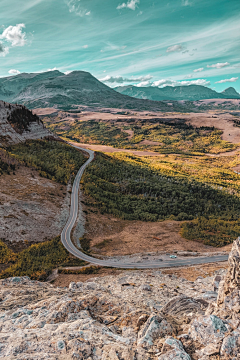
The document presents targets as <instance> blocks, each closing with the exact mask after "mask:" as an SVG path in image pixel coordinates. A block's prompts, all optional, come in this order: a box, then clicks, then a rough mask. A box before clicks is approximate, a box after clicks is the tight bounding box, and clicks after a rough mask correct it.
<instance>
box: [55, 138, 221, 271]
mask: <svg viewBox="0 0 240 360" xmlns="http://www.w3.org/2000/svg"><path fill="white" fill-rule="evenodd" d="M69 144H70V145H71V146H73V147H75V148H76V149H78V150H82V151H85V152H87V153H88V154H89V159H88V160H87V161H86V162H85V163H84V164H83V165H82V166H81V168H80V169H79V171H78V173H77V175H76V177H75V180H74V183H73V187H72V194H71V209H70V215H69V218H68V221H67V223H66V225H65V227H64V229H63V231H62V233H61V241H62V244H63V246H64V247H65V248H66V249H67V250H68V251H69V252H70V253H71V254H72V255H74V256H76V257H77V258H79V259H81V260H85V261H87V262H89V263H91V264H94V265H100V266H109V267H115V268H123V269H150V268H167V267H175V266H176V267H179V266H187V265H198V264H207V263H212V262H219V261H226V260H228V255H216V256H209V257H196V258H190V259H178V258H177V259H169V260H164V261H161V262H159V261H156V260H155V261H144V262H141V263H136V262H135V263H125V262H121V261H110V260H101V259H96V258H94V257H92V256H89V255H86V254H84V253H83V252H81V251H80V250H79V249H77V248H76V246H75V245H74V244H73V243H72V240H71V231H72V229H73V226H74V224H75V222H76V220H77V216H78V193H79V185H80V180H81V177H82V175H83V172H84V170H85V168H86V167H87V166H88V164H90V163H91V161H92V160H93V159H94V151H92V150H88V149H83V148H81V147H79V146H75V145H73V144H71V143H69Z"/></svg>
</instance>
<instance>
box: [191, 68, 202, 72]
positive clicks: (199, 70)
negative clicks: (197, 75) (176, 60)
mask: <svg viewBox="0 0 240 360" xmlns="http://www.w3.org/2000/svg"><path fill="white" fill-rule="evenodd" d="M203 69H204V68H199V69H195V70H193V72H201V71H203Z"/></svg>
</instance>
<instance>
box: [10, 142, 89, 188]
mask: <svg viewBox="0 0 240 360" xmlns="http://www.w3.org/2000/svg"><path fill="white" fill-rule="evenodd" d="M7 150H8V152H9V154H10V155H14V156H15V157H16V158H17V159H18V160H20V161H22V162H24V163H25V164H26V166H33V167H35V168H36V169H37V170H38V171H39V174H40V175H41V176H43V177H46V178H48V179H51V180H54V181H57V182H60V183H62V184H67V183H68V181H69V179H70V177H71V176H72V175H73V176H75V175H76V173H77V172H78V170H79V168H80V167H81V166H82V165H83V164H84V162H85V161H86V158H85V156H84V155H83V153H81V152H80V151H78V150H77V149H75V148H73V147H72V146H70V145H67V144H64V143H62V142H59V141H51V140H29V141H26V142H25V143H24V144H18V145H14V146H11V147H9V148H8V149H7Z"/></svg>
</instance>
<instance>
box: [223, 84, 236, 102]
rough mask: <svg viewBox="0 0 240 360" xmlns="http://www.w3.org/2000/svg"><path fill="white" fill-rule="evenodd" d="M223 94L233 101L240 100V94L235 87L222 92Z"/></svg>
mask: <svg viewBox="0 0 240 360" xmlns="http://www.w3.org/2000/svg"><path fill="white" fill-rule="evenodd" d="M222 94H223V95H224V96H226V97H227V98H231V99H240V94H239V93H238V92H237V91H236V90H235V89H234V87H232V86H231V87H229V88H227V89H225V90H223V91H222Z"/></svg>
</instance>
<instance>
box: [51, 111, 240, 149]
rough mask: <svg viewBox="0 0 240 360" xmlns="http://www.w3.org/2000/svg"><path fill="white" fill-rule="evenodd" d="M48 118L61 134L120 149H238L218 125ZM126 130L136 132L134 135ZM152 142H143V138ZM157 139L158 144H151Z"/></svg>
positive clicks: (163, 120)
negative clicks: (69, 121) (67, 120)
mask: <svg viewBox="0 0 240 360" xmlns="http://www.w3.org/2000/svg"><path fill="white" fill-rule="evenodd" d="M56 120H58V121H57V122H56V123H52V120H51V121H49V119H48V118H45V119H44V121H45V122H46V124H47V125H48V127H49V128H50V129H51V131H54V132H56V133H57V134H58V135H60V136H62V137H63V138H65V139H70V140H73V141H78V142H83V143H91V144H99V145H110V146H113V147H116V148H127V149H136V150H146V149H147V150H151V151H156V152H159V153H178V154H205V153H220V152H226V151H230V150H234V149H235V148H236V147H237V144H232V143H230V142H228V141H224V140H222V139H221V135H222V131H221V130H218V129H216V128H214V127H207V126H201V127H194V126H192V125H190V124H187V123H186V121H185V120H184V119H162V118H156V119H148V118H146V119H134V118H132V119H118V120H117V121H114V122H113V121H108V122H106V121H97V120H89V121H79V120H78V119H76V120H75V122H74V123H71V126H66V120H63V121H60V120H61V119H58V118H56ZM126 130H131V131H132V136H131V137H129V134H128V133H127V132H126ZM144 140H145V141H146V140H147V141H148V142H149V141H150V143H148V144H147V143H146V142H145V143H142V141H144ZM151 142H155V144H154V143H153V144H151Z"/></svg>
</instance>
